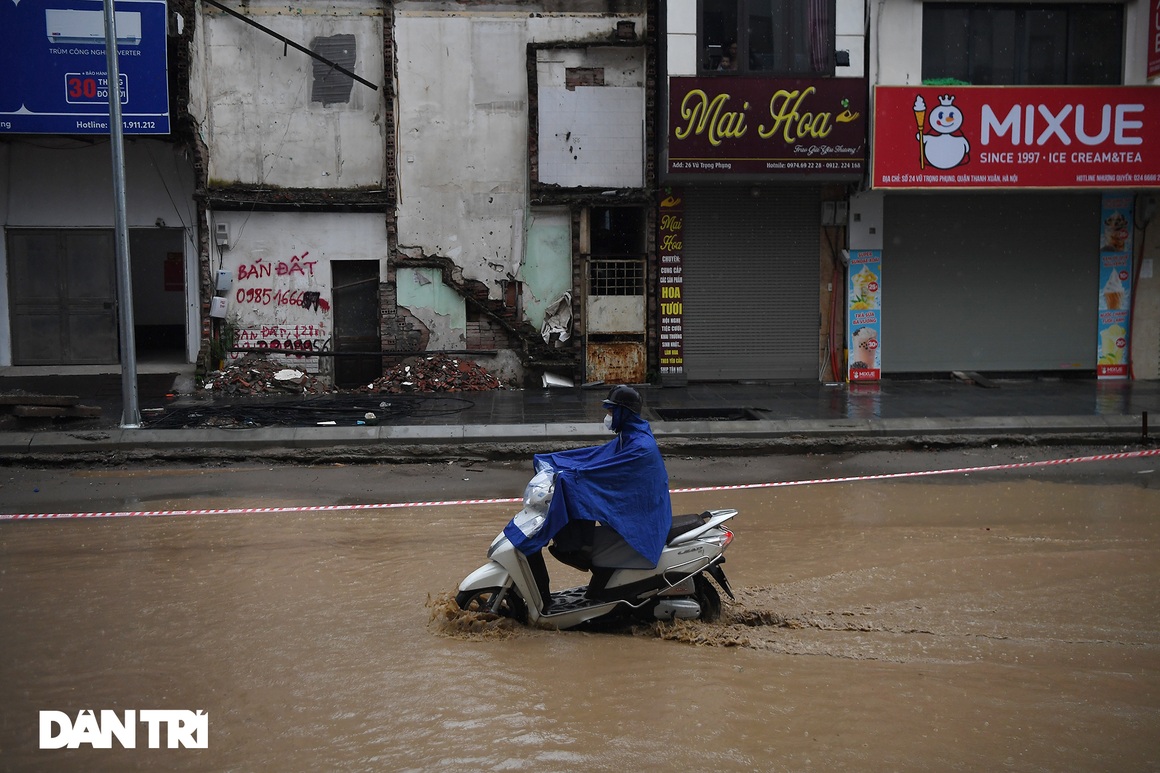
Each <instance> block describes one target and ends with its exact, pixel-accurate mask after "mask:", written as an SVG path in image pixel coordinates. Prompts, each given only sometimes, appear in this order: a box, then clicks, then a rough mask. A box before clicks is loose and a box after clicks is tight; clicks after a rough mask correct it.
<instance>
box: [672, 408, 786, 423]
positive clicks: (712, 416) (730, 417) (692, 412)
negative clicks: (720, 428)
mask: <svg viewBox="0 0 1160 773" xmlns="http://www.w3.org/2000/svg"><path fill="white" fill-rule="evenodd" d="M653 413H655V414H656V415H657V417H658V418H660V419H661V421H759V420H761V419H764V418H765V417H764V416H762V415H761V414H759V413H758V412H757V411H755V410H753V409H752V408H654V409H653Z"/></svg>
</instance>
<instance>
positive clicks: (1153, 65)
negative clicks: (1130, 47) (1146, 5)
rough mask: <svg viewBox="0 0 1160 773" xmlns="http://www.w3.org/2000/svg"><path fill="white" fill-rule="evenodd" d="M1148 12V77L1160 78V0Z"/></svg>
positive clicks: (1156, 0) (1153, 1) (1154, 2)
mask: <svg viewBox="0 0 1160 773" xmlns="http://www.w3.org/2000/svg"><path fill="white" fill-rule="evenodd" d="M1151 4H1152V6H1151V9H1150V10H1149V12H1148V77H1149V78H1155V77H1157V76H1160V0H1151Z"/></svg>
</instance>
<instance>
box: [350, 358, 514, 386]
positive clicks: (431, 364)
mask: <svg viewBox="0 0 1160 773" xmlns="http://www.w3.org/2000/svg"><path fill="white" fill-rule="evenodd" d="M489 389H503V383H502V382H501V381H500V380H499V379H498V378H496V377H495V376H493V375H492V374H491V373H488V372H487V370H485V369H484V368H483V367H482V366H480V365H479V364H478V363H475V362H472V361H471V360H459V359H455V358H453V357H451V356H449V355H446V354H434V355H431V356H426V357H424V356H419V357H413V358H411V359H409V360H407V361H405V362H401V363H399V364H398V365H396V366H395V367H393V368H391V369H390V370H388V371H387V372H386V373H384V374H383V377H382V378H380V379H377V380H376V381H373V382H371V383H370V384H368V385H367V386H365V387H363V388H361V389H359V390H358V391H359V392H369V393H371V394H374V393H377V392H390V393H391V394H401V393H404V392H485V391H487V390H489Z"/></svg>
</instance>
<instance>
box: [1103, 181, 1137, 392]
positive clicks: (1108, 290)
mask: <svg viewBox="0 0 1160 773" xmlns="http://www.w3.org/2000/svg"><path fill="white" fill-rule="evenodd" d="M1102 209H1103V212H1102V215H1101V220H1102V222H1101V224H1100V305H1099V314H1100V316H1099V326H1098V331H1099V338H1098V341H1097V344H1096V376H1097V377H1098V378H1101V379H1123V378H1127V377H1128V366H1129V360H1128V341H1129V338H1128V336H1129V332H1130V330H1129V328H1130V323H1131V320H1132V315H1131V304H1132V240H1133V233H1132V231H1133V225H1134V221H1135V197H1133V196H1131V195H1122V194H1109V193H1105V194H1104V197H1103V208H1102Z"/></svg>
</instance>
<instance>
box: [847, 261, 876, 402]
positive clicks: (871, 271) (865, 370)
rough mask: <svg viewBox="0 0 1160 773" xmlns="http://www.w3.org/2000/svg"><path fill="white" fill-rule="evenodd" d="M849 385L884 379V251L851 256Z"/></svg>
mask: <svg viewBox="0 0 1160 773" xmlns="http://www.w3.org/2000/svg"><path fill="white" fill-rule="evenodd" d="M846 272H847V274H848V276H849V281H848V282H847V288H846V298H847V301H846V308H847V315H848V316H847V320H846V348H847V349H848V350H849V352H850V355H849V365H848V366H847V372H846V380H847V381H879V380H881V378H882V349H881V347H880V343H881V341H882V250H858V251H857V252H852V253H850V265H849V267H848V268H847V270H846Z"/></svg>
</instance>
